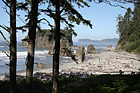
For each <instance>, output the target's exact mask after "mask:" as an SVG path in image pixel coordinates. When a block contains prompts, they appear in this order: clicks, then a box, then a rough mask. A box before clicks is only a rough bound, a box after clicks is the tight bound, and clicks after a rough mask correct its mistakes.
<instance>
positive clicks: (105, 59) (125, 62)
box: [0, 48, 140, 80]
mask: <svg viewBox="0 0 140 93" xmlns="http://www.w3.org/2000/svg"><path fill="white" fill-rule="evenodd" d="M86 58H87V59H86V60H85V61H84V62H83V63H79V64H77V63H76V62H74V61H72V60H71V61H70V62H65V63H61V64H60V69H59V72H60V75H61V74H64V73H65V74H70V73H81V74H82V73H86V74H92V75H102V74H137V73H139V71H140V58H139V57H138V55H136V54H130V53H127V52H117V51H115V50H114V48H111V50H109V51H104V52H101V53H99V54H86ZM36 72H41V73H48V74H51V73H52V68H51V67H46V68H42V69H41V68H38V69H35V70H34V72H33V73H34V74H35V73H36ZM17 75H22V76H25V75H26V71H24V70H23V71H18V72H17ZM3 78H4V74H1V75H0V80H2V79H3Z"/></svg>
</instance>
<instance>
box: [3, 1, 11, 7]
mask: <svg viewBox="0 0 140 93" xmlns="http://www.w3.org/2000/svg"><path fill="white" fill-rule="evenodd" d="M2 2H3V3H4V4H5V5H6V6H7V7H9V8H10V6H9V5H8V3H7V2H5V1H4V0H2Z"/></svg>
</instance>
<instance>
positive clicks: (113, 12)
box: [0, 0, 133, 42]
mask: <svg viewBox="0 0 140 93" xmlns="http://www.w3.org/2000/svg"><path fill="white" fill-rule="evenodd" d="M3 5H4V4H3V3H2V1H1V0H0V24H1V25H2V24H6V25H9V16H8V15H7V14H6V13H5V12H4V9H3V8H2V6H3ZM90 5H91V7H90V8H86V7H85V8H80V9H78V8H77V9H78V10H79V11H80V13H81V14H82V15H83V17H84V18H86V19H88V20H91V23H92V24H93V29H90V28H89V27H87V26H84V25H82V24H81V25H79V26H77V25H75V32H76V33H77V34H78V36H77V37H73V40H74V41H75V42H76V41H78V39H92V40H101V39H108V38H119V35H118V34H116V29H117V28H116V25H117V21H116V17H117V16H118V14H122V15H124V13H125V12H126V10H125V9H122V8H120V7H112V6H110V5H107V4H95V3H90ZM125 7H133V6H132V5H131V4H129V5H126V6H125ZM20 14H22V12H20ZM17 19H18V18H17ZM21 24H22V22H21V21H19V20H17V25H21ZM42 28H44V26H42ZM0 30H2V29H0ZM3 32H4V31H3ZM4 34H5V35H6V37H7V38H9V35H8V34H7V33H5V32H4ZM26 35H27V33H22V32H18V36H17V38H18V41H20V40H21V39H23V38H24V36H26ZM1 39H2V37H1V36H0V40H1Z"/></svg>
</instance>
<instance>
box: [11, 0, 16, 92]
mask: <svg viewBox="0 0 140 93" xmlns="http://www.w3.org/2000/svg"><path fill="white" fill-rule="evenodd" d="M16 45H17V41H16V0H11V1H10V93H16V61H17V54H16Z"/></svg>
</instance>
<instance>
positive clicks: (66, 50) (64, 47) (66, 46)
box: [48, 39, 74, 56]
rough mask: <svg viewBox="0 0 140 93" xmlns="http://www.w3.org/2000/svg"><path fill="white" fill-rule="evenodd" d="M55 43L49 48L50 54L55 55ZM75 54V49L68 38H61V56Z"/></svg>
mask: <svg viewBox="0 0 140 93" xmlns="http://www.w3.org/2000/svg"><path fill="white" fill-rule="evenodd" d="M54 44H55V42H53V45H52V47H51V48H50V49H49V52H48V54H50V55H53V53H54ZM72 54H74V50H73V49H72V48H71V46H70V43H69V41H68V40H67V39H61V40H60V56H71V55H72Z"/></svg>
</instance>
